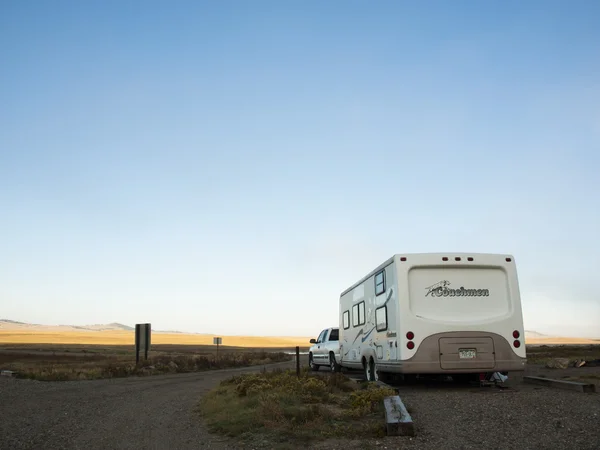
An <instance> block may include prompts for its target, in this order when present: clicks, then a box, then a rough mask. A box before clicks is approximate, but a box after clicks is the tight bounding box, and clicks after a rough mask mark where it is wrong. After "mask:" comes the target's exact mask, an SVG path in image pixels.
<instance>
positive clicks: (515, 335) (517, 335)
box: [513, 330, 521, 339]
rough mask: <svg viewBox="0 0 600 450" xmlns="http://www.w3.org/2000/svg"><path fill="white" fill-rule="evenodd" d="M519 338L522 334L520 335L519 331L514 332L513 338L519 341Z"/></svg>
mask: <svg viewBox="0 0 600 450" xmlns="http://www.w3.org/2000/svg"><path fill="white" fill-rule="evenodd" d="M519 336H521V333H519V332H518V331H517V330H515V331H513V337H514V338H515V339H519Z"/></svg>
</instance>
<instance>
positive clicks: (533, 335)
mask: <svg viewBox="0 0 600 450" xmlns="http://www.w3.org/2000/svg"><path fill="white" fill-rule="evenodd" d="M548 337H550V336H548V335H547V334H542V333H538V332H537V331H530V330H525V339H536V338H537V339H542V338H548Z"/></svg>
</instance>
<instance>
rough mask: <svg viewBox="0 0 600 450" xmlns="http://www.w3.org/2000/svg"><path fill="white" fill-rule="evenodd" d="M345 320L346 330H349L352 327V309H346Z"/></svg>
mask: <svg viewBox="0 0 600 450" xmlns="http://www.w3.org/2000/svg"><path fill="white" fill-rule="evenodd" d="M343 321H344V330H347V329H348V328H350V311H344V316H343Z"/></svg>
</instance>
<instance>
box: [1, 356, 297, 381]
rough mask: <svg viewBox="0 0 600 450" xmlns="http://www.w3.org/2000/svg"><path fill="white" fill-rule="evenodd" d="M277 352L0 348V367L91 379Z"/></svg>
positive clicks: (209, 365) (253, 360)
mask: <svg viewBox="0 0 600 450" xmlns="http://www.w3.org/2000/svg"><path fill="white" fill-rule="evenodd" d="M289 359H290V356H289V355H286V354H284V353H280V352H265V351H245V352H227V353H223V354H220V355H219V357H218V358H217V357H216V355H215V354H214V353H210V354H189V353H188V354H176V353H163V354H158V355H153V356H151V357H150V358H149V359H148V360H142V361H140V363H139V364H136V363H135V359H134V356H132V355H122V354H115V353H110V352H108V351H105V352H98V353H88V354H86V353H76V354H68V353H66V352H61V353H52V352H39V353H35V352H26V351H25V352H18V351H14V352H10V353H2V352H1V351H0V368H2V369H3V370H13V371H15V372H17V374H18V376H19V377H21V378H31V379H36V380H43V381H66V380H92V379H98V378H113V377H127V376H145V375H157V374H165V373H185V372H197V371H204V370H214V369H225V368H232V367H245V366H253V365H262V364H270V363H275V362H281V361H287V360H289Z"/></svg>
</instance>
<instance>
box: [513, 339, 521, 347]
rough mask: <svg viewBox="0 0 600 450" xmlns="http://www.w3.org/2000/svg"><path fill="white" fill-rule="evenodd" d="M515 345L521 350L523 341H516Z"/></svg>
mask: <svg viewBox="0 0 600 450" xmlns="http://www.w3.org/2000/svg"><path fill="white" fill-rule="evenodd" d="M513 345H514V346H515V348H519V347H520V346H521V341H516V340H515V342H513Z"/></svg>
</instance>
